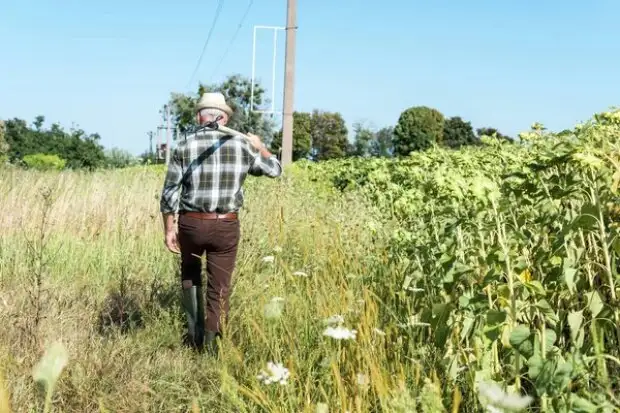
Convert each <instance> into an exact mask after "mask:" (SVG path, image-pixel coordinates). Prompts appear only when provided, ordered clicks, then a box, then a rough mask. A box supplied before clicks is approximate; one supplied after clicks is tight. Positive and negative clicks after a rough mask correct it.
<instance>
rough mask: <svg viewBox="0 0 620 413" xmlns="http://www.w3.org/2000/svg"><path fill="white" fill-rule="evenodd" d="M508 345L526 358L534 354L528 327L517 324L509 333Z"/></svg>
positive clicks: (531, 336)
mask: <svg viewBox="0 0 620 413" xmlns="http://www.w3.org/2000/svg"><path fill="white" fill-rule="evenodd" d="M510 346H511V347H512V348H514V349H515V350H516V351H517V352H518V353H519V354H521V355H523V356H524V357H526V358H530V357H532V355H533V354H534V340H533V335H532V333H531V331H530V328H529V327H528V326H526V325H523V324H519V325H517V326H515V328H514V329H513V330H512V333H510Z"/></svg>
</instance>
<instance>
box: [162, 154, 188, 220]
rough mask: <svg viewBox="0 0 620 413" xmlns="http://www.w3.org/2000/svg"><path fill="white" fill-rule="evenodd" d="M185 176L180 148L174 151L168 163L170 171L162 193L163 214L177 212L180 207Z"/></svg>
mask: <svg viewBox="0 0 620 413" xmlns="http://www.w3.org/2000/svg"><path fill="white" fill-rule="evenodd" d="M182 177H183V168H182V163H181V158H180V155H179V152H178V150H176V149H175V150H174V151H173V152H172V156H171V157H170V162H169V163H168V172H167V173H166V178H165V180H164V187H163V189H162V193H161V200H160V206H159V208H160V211H161V212H162V213H163V214H173V213H176V212H177V210H178V208H179V189H180V187H181V180H182Z"/></svg>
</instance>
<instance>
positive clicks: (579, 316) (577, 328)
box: [566, 310, 584, 349]
mask: <svg viewBox="0 0 620 413" xmlns="http://www.w3.org/2000/svg"><path fill="white" fill-rule="evenodd" d="M566 320H567V322H568V326H569V328H570V337H571V341H572V342H573V344H574V345H575V346H576V347H577V348H578V349H580V348H581V347H583V338H584V331H583V328H582V325H583V310H580V311H573V312H571V313H569V314H568V316H567V317H566Z"/></svg>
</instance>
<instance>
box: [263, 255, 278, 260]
mask: <svg viewBox="0 0 620 413" xmlns="http://www.w3.org/2000/svg"><path fill="white" fill-rule="evenodd" d="M274 260H275V257H274V256H273V255H268V256H266V257H263V262H273V261H274Z"/></svg>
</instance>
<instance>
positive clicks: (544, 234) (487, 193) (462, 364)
mask: <svg viewBox="0 0 620 413" xmlns="http://www.w3.org/2000/svg"><path fill="white" fill-rule="evenodd" d="M521 137H522V138H521V140H522V141H523V144H516V143H510V142H509V141H508V140H507V139H506V138H505V137H504V136H503V135H500V134H497V136H495V137H489V136H487V137H483V139H482V142H481V145H476V146H466V147H463V148H462V149H460V150H458V151H451V150H443V149H437V150H433V151H427V152H417V153H414V154H413V155H412V156H410V157H407V158H403V159H400V160H394V159H389V160H384V159H370V160H366V159H365V160H361V159H353V158H352V159H347V160H341V161H329V162H324V163H321V164H307V165H306V166H305V168H307V169H306V171H307V173H308V174H310V175H311V177H313V179H317V180H328V181H330V182H332V184H333V185H334V186H335V187H336V188H338V189H340V190H342V191H346V192H347V193H351V192H354V193H357V194H360V193H361V194H364V195H365V196H366V197H367V199H368V200H369V201H370V202H371V203H372V204H373V205H376V209H377V211H382V212H384V214H385V222H386V223H389V222H391V221H394V222H395V224H396V227H395V229H394V232H393V234H392V236H391V240H392V241H391V247H390V250H389V252H388V255H389V257H391V258H390V259H391V260H393V261H394V266H395V267H396V268H398V270H395V271H398V273H399V274H400V279H399V280H398V281H396V280H392V282H391V283H389V284H385V283H382V277H383V276H384V275H383V274H377V275H369V276H368V279H367V281H366V282H367V283H369V284H373V285H376V290H375V293H376V294H378V296H379V297H381V301H382V303H383V305H384V306H385V313H384V317H385V319H386V320H388V319H394V318H397V319H398V320H401V323H402V324H401V325H403V326H405V327H404V328H407V334H408V340H411V341H413V342H415V343H418V344H419V345H423V344H422V343H432V344H431V346H432V350H431V353H437V354H438V356H437V357H438V360H442V363H441V365H442V367H441V368H439V371H438V374H440V381H441V382H442V383H444V385H445V384H448V383H461V384H463V383H465V386H467V387H468V388H469V389H473V388H475V387H477V386H479V383H480V382H481V381H499V382H505V383H509V384H510V387H512V388H513V389H514V390H516V391H520V392H526V393H528V394H530V395H535V396H536V404H537V407H539V408H542V410H543V411H544V410H547V411H595V410H596V411H611V408H610V403H612V402H614V400H613V399H610V398H608V397H607V396H606V394H613V392H614V390H613V389H617V388H618V386H619V385H620V309H619V307H618V306H617V304H616V303H617V302H618V296H617V294H618V291H619V289H618V286H616V284H617V283H618V267H617V264H616V263H617V262H618V258H620V243H619V242H618V239H619V238H620V208H619V207H618V205H619V204H620V193H619V192H618V188H619V186H620V111H615V112H607V113H604V114H598V115H596V116H595V117H594V119H593V120H591V121H589V122H587V123H585V124H582V125H578V126H577V127H576V128H575V129H574V130H572V131H564V132H562V133H559V134H554V133H549V132H545V131H544V128H542V127H540V126H539V125H537V126H536V127H534V128H533V130H532V131H530V132H527V133H524V134H522V135H521ZM409 351H410V350H404V353H405V354H401V355H400V356H399V357H402V358H403V359H404V358H407V357H415V354H414V353H409ZM601 389H602V391H601ZM571 409H572V410H571Z"/></svg>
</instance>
